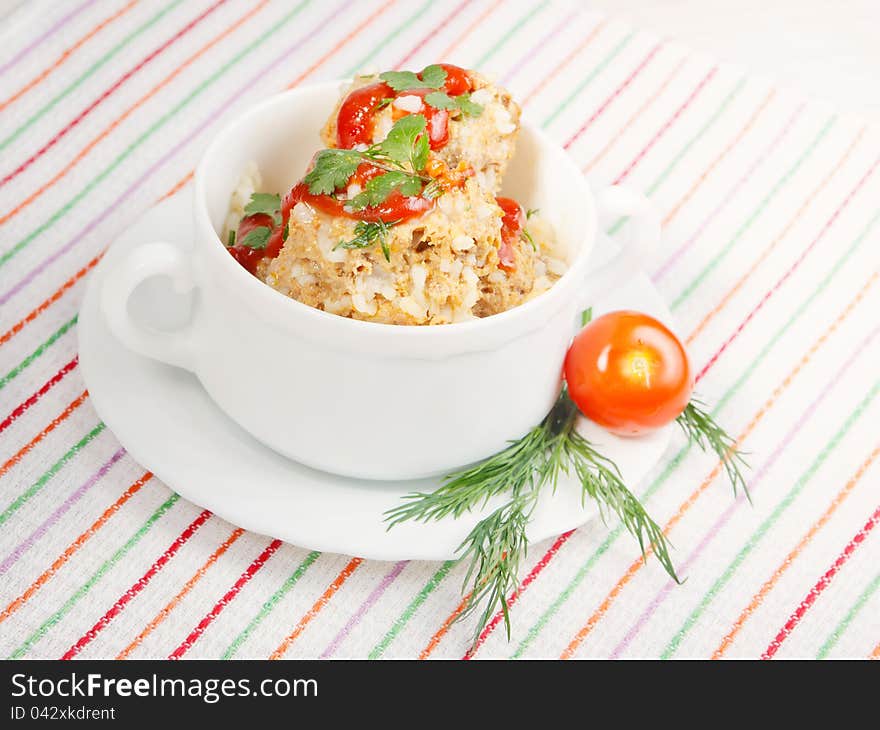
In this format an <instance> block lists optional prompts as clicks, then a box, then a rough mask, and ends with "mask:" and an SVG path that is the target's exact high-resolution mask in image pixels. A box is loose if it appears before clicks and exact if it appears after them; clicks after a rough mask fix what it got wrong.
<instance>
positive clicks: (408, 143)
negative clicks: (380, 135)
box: [371, 114, 429, 172]
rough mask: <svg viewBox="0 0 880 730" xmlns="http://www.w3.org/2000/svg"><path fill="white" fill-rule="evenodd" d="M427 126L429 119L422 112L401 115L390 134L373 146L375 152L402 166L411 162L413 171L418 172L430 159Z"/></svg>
mask: <svg viewBox="0 0 880 730" xmlns="http://www.w3.org/2000/svg"><path fill="white" fill-rule="evenodd" d="M426 126H427V121H426V120H425V117H424V116H422V115H421V114H408V115H407V116H405V117H401V118H400V119H398V120H397V121H396V122H395V123H394V126H393V127H391V129H390V131H389V132H388V136H387V137H385V139H383V140H382V141H381V142H379V144H377V145H374V147H373V148H371V149H372V152H373V154H374V155H379V156H382V157H386V158H388V159H389V160H391V161H392V162H395V163H397V164H398V165H400V166H404V165H407V164H409V166H410V167H411V168H412V170H413V172H418V171H419V170H421V169H423V168H424V167H425V163H427V161H428V150H429V147H428V138H427V135H426V134H425V128H426Z"/></svg>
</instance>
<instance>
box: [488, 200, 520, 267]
mask: <svg viewBox="0 0 880 730" xmlns="http://www.w3.org/2000/svg"><path fill="white" fill-rule="evenodd" d="M495 202H496V203H498V207H499V208H501V210H502V211H503V212H504V215H503V216H502V218H501V247H500V248H499V249H498V261H499V266H500V267H501V268H502V269H505V270H507V271H513V270H514V269H515V268H516V258H515V256H514V248H513V245H514V243H516V239H517V238H519V235H520V233H522V229H523V226H524V225H525V223H526V214H525V213H524V212H523V209H522V206H521V205H520V204H519V203H517V202H516V201H515V200H513V198H495Z"/></svg>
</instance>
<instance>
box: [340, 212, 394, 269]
mask: <svg viewBox="0 0 880 730" xmlns="http://www.w3.org/2000/svg"><path fill="white" fill-rule="evenodd" d="M398 223H400V221H390V222H388V223H386V222H385V221H383V220H382V219H381V218H380V219H379V220H377V221H360V222H359V223H358V224H357V225H356V226H355V227H354V238H352V239H351V240H350V241H340V242H339V243H337V244H336V246H335V247H334V249H336V248H346V249H352V248H369V247H370V246H372V245H373V244H375V243H376V241H378V242H379V245H380V246H381V247H382V253H383V255H384V256H385V260H386V261H391V251H390V250H389V248H388V233H389V231H390V230H391V227H392V226H396V225H397V224H398Z"/></svg>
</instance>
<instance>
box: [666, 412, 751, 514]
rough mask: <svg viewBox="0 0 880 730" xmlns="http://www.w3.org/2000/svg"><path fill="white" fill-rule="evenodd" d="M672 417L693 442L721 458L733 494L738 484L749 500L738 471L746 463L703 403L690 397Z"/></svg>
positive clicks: (747, 489) (728, 435)
mask: <svg viewBox="0 0 880 730" xmlns="http://www.w3.org/2000/svg"><path fill="white" fill-rule="evenodd" d="M676 421H677V422H678V425H679V426H680V427H681V430H682V431H684V434H685V436H687V438H688V440H689V441H690V442H691V443H694V444H696V445H697V446H699V447H700V448H701V449H702V450H703V451H709V450H711V451H714V452H715V454H716V455H717V456H718V458H719V459H721V463H722V464H723V465H724V471H725V472H726V473H727V478H728V479H730V483H731V484H732V485H733V493H734V495H736V494H737V489H738V488H739V487H742V490H743V492H745V495H746V498H747V499H748V500H749V502H751V501H752V498H751V495H750V494H749V488H748V486H747V485H746V479H745V476H744V475H743V473H742V469H744V468H746V469H747V468H748V466H749V465H748V463H747V462H746V460H745V458H744V456H743V453H742V452H741V451H740V450H739V449H737V448H736V441H735V440H734V438H733V437H732V436H730V434H728V433H727V432H726V431H725V430H724V429H723V428H721V426H719V425H718V424H717V423H716V422H715V419H714V418H712V416H711V415H710V414H709V412H708V411H706V410H705V404H704V403H702V402H700V401H699V400H697V399H696V398H692V399H691V402H690V403H688V405H687V407H686V408H685V409H684V411H682V413H681V415H680V416H679V417H678V418H677V419H676Z"/></svg>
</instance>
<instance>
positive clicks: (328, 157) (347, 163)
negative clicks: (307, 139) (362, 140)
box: [303, 149, 364, 195]
mask: <svg viewBox="0 0 880 730" xmlns="http://www.w3.org/2000/svg"><path fill="white" fill-rule="evenodd" d="M363 159H364V158H363V154H362V153H360V152H358V151H357V150H337V149H332V150H321V151H320V152H319V153H318V154H317V155H315V163H314V166H313V167H312V169H311V170H309V172H308V174H307V175H306V176H305V177H304V178H303V182H304V183H306V185H308V186H309V192H310V193H311V194H312V195H331V194H332V193H334V192H335V191H336V188H341V187H344V186H345V185H347V184H348V180H349V178H350V177H351V176H352V175H354V173H355V171H356V170H357V169H358V165H360V164H361V162H363Z"/></svg>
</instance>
